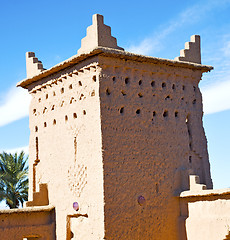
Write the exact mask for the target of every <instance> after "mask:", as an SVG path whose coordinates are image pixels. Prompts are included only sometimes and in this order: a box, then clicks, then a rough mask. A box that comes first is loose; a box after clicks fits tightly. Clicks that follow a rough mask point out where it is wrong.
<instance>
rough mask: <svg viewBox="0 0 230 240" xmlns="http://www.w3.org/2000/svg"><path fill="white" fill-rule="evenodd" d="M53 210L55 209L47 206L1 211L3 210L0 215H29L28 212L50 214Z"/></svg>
mask: <svg viewBox="0 0 230 240" xmlns="http://www.w3.org/2000/svg"><path fill="white" fill-rule="evenodd" d="M54 208H55V207H54V206H52V205H48V206H36V207H25V208H14V209H3V210H0V214H13V213H30V212H51V211H52V210H53V209H54Z"/></svg>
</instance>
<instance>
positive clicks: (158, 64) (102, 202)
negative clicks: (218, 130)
mask: <svg viewBox="0 0 230 240" xmlns="http://www.w3.org/2000/svg"><path fill="white" fill-rule="evenodd" d="M26 59H27V60H26V63H27V79H25V80H23V81H21V82H20V83H19V84H18V86H21V87H23V88H26V89H28V91H29V93H30V94H31V96H32V100H31V105H30V131H31V134H30V148H29V151H30V155H29V157H30V162H29V165H30V174H29V183H30V188H29V189H30V190H29V202H27V203H26V206H25V211H26V209H31V207H32V206H40V207H39V209H43V208H44V209H46V208H48V209H49V214H50V216H54V218H55V220H54V222H55V225H53V224H51V223H53V220H52V221H51V222H49V224H50V225H49V226H50V235H49V237H47V236H46V237H45V236H44V235H43V234H42V233H36V229H35V233H34V234H38V236H39V237H40V238H41V239H58V240H63V239H84V240H85V239H130V240H135V239H162V240H164V239H172V240H177V239H186V238H187V237H186V235H187V234H186V231H187V233H189V231H188V229H187V230H186V228H185V220H186V218H187V217H188V203H189V201H187V199H186V197H184V196H183V193H181V192H183V191H185V190H189V176H190V175H197V176H199V178H200V181H201V183H202V184H203V185H199V184H198V185H195V186H198V188H197V189H196V190H197V191H201V190H202V189H204V188H205V186H207V188H209V189H211V188H212V180H211V176H210V166H209V160H208V153H207V141H206V137H205V134H204V129H203V125H202V115H203V111H202V97H201V93H200V90H199V87H198V84H199V81H200V80H201V77H202V74H203V73H204V72H208V71H210V70H211V69H212V67H210V66H205V65H201V55H200V37H199V36H198V35H194V36H192V37H191V42H188V43H186V45H185V49H184V50H182V51H181V56H179V57H177V58H176V59H175V60H167V59H160V58H154V57H146V56H142V55H136V54H132V53H129V52H126V51H124V49H122V48H120V47H118V46H117V42H116V39H115V38H114V37H112V36H111V29H110V27H108V26H106V25H104V23H103V17H102V16H101V15H98V14H97V15H94V16H93V24H92V26H90V27H89V28H88V29H87V36H86V37H85V38H84V39H82V46H81V48H80V49H79V51H78V54H77V55H75V56H73V57H72V58H70V59H68V60H66V61H64V62H62V63H60V64H58V65H56V66H54V67H52V68H51V69H48V70H45V69H44V68H43V65H42V63H41V62H40V61H39V60H38V59H37V58H36V57H35V54H34V53H32V52H29V53H27V55H26ZM191 179H192V177H191ZM204 185H205V186H204ZM199 186H201V188H200V187H199ZM39 187H40V191H38V190H39ZM202 191H209V190H202ZM180 194H181V196H180ZM74 202H78V204H79V210H78V211H75V210H74V209H73V203H74ZM45 205H48V206H46V207H42V206H45ZM35 208H36V207H35ZM2 214H3V211H2ZM1 216H2V215H0V218H1ZM51 219H53V218H51ZM188 219H190V218H188ZM186 224H187V228H188V227H189V228H190V226H189V223H186ZM192 225H194V224H193V223H192ZM191 229H192V228H191ZM54 232H55V233H54ZM5 233H6V232H5V230H4V227H1V226H0V236H5V235H4V234H5ZM1 234H2V235H1ZM225 235H226V234H225ZM55 236H56V237H55ZM188 236H189V238H188V239H193V238H192V237H190V235H188ZM21 237H26V235H21ZM32 237H33V236H32ZM28 239H33V238H28ZM197 239H198V238H197ZM199 239H204V238H199ZM213 239H214V238H213Z"/></svg>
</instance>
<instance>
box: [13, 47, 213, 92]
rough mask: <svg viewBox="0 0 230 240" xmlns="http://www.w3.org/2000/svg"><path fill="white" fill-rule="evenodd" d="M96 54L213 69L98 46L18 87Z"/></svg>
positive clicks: (207, 70) (197, 68) (25, 80)
mask: <svg viewBox="0 0 230 240" xmlns="http://www.w3.org/2000/svg"><path fill="white" fill-rule="evenodd" d="M96 55H100V56H105V57H114V58H120V59H124V60H131V61H137V62H143V63H144V62H145V63H152V64H163V65H167V66H172V67H179V68H190V69H194V70H200V71H201V72H209V71H211V70H212V69H213V67H212V66H208V65H202V64H197V63H191V62H183V61H177V60H170V59H163V58H157V57H150V56H144V55H139V54H135V53H130V52H126V51H122V50H118V49H113V48H106V47H97V48H95V49H93V50H90V51H88V52H86V53H83V54H76V55H74V56H72V57H71V58H69V59H67V60H65V61H63V62H61V63H59V64H57V65H55V66H53V67H51V68H50V69H47V70H44V71H42V72H41V73H39V74H37V75H35V76H33V77H31V78H26V79H24V80H22V81H20V82H18V83H17V87H22V88H26V89H27V88H28V86H29V85H30V84H32V83H34V82H36V81H38V80H41V79H43V78H45V77H48V76H50V75H52V74H54V73H57V72H59V71H61V70H63V69H66V68H68V67H71V66H73V65H75V64H77V63H80V62H82V61H84V60H86V59H87V58H90V57H93V56H96Z"/></svg>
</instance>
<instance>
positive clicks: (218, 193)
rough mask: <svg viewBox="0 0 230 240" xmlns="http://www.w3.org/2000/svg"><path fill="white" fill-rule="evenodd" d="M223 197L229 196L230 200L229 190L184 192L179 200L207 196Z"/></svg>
mask: <svg viewBox="0 0 230 240" xmlns="http://www.w3.org/2000/svg"><path fill="white" fill-rule="evenodd" d="M221 195H222V196H224V195H229V198H230V188H224V189H207V190H198V191H184V192H182V193H181V194H180V198H194V197H195V198H197V197H199V198H202V197H208V196H221Z"/></svg>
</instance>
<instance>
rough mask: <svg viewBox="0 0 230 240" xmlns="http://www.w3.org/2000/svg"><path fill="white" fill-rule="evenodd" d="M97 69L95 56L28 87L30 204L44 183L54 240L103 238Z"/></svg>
mask: <svg viewBox="0 0 230 240" xmlns="http://www.w3.org/2000/svg"><path fill="white" fill-rule="evenodd" d="M99 71H100V69H98V67H97V57H94V58H90V59H88V60H86V61H84V63H80V64H78V65H75V66H73V67H71V68H68V69H65V70H63V71H60V72H58V73H56V74H54V75H51V76H49V77H47V78H44V79H42V80H40V81H38V82H36V83H34V84H31V85H30V86H29V90H30V91H31V95H32V101H31V105H30V131H31V135H30V149H29V150H30V200H32V199H31V198H32V197H31V196H32V192H33V191H37V190H38V185H39V184H40V183H47V186H48V193H49V204H52V205H54V206H55V209H56V229H57V230H56V232H57V239H58V240H63V239H70V238H71V237H73V238H71V239H103V234H104V210H103V175H102V174H103V170H102V147H101V127H100V126H101V123H100V104H99V78H98V75H99ZM73 202H78V203H79V206H80V209H79V211H78V212H76V211H75V210H74V209H73ZM71 231H72V233H71Z"/></svg>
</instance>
